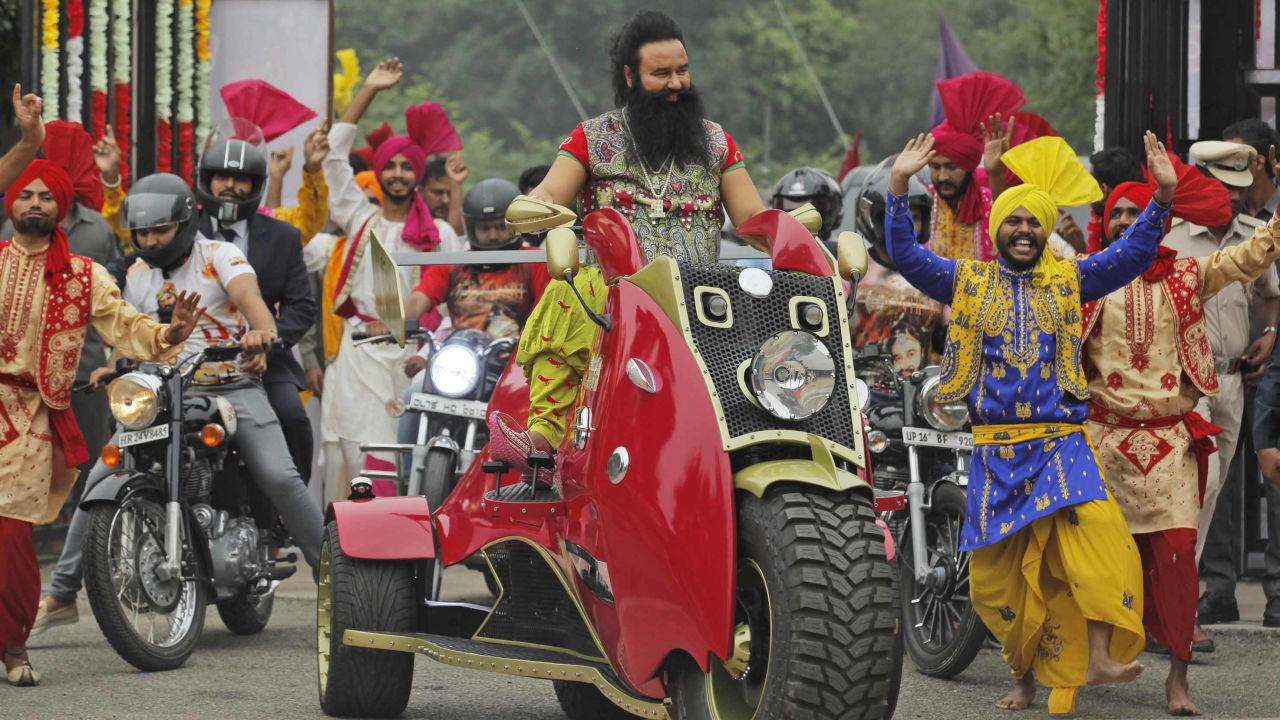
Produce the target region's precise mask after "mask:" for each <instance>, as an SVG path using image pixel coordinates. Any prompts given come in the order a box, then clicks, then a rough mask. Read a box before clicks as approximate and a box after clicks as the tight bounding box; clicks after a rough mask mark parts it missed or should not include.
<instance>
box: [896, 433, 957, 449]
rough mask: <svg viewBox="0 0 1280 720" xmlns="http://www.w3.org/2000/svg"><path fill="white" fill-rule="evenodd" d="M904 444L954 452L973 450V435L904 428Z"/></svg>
mask: <svg viewBox="0 0 1280 720" xmlns="http://www.w3.org/2000/svg"><path fill="white" fill-rule="evenodd" d="M902 442H904V443H906V444H907V445H927V446H929V447H940V448H951V449H952V450H972V449H973V435H971V434H970V433H959V432H954V433H948V432H942V431H939V430H931V429H925V428H913V427H904V428H902Z"/></svg>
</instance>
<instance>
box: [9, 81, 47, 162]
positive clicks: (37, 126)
mask: <svg viewBox="0 0 1280 720" xmlns="http://www.w3.org/2000/svg"><path fill="white" fill-rule="evenodd" d="M43 112H44V101H43V100H41V99H40V96H39V95H36V94H34V93H27V94H26V95H23V94H22V84H21V83H17V84H15V85H14V86H13V114H14V115H15V116H16V117H17V119H18V127H19V128H21V129H22V141H23V142H25V143H27V144H28V145H35V146H36V147H39V146H40V144H41V143H43V142H44V118H43V117H42V116H41V113H43Z"/></svg>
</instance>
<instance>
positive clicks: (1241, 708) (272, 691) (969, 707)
mask: <svg viewBox="0 0 1280 720" xmlns="http://www.w3.org/2000/svg"><path fill="white" fill-rule="evenodd" d="M302 574H303V573H301V572H300V573H299V575H302ZM445 582H446V588H448V587H449V586H450V585H452V586H453V587H454V588H456V589H458V590H456V591H455V592H454V593H452V594H453V595H454V596H455V597H461V598H469V599H473V600H475V599H478V598H480V597H483V583H482V582H481V579H480V575H479V574H478V573H475V572H471V571H468V570H463V569H451V570H449V571H448V573H447V574H446V581H445ZM79 607H80V622H79V623H77V624H75V625H69V626H63V627H57V628H53V629H52V630H50V631H48V632H47V633H45V634H43V635H41V636H39V637H37V638H33V640H32V643H31V656H32V659H33V661H34V663H35V665H36V667H37V668H38V669H39V670H41V671H42V672H43V673H44V677H45V681H44V684H43V685H41V686H40V687H37V688H11V687H9V686H8V685H5V684H3V683H0V718H4V719H6V720H8V719H10V718H13V719H15V720H16V719H22V720H25V719H27V718H31V719H33V720H34V719H35V718H40V719H41V720H44V719H46V718H59V719H63V718H166V719H167V718H272V719H273V720H275V719H280V720H284V719H288V718H321V717H323V714H322V713H321V712H320V708H319V705H318V704H317V701H316V688H315V654H314V653H315V635H314V625H313V623H314V612H315V602H314V599H313V595H312V589H311V588H310V587H308V586H307V585H306V584H305V583H302V582H300V581H299V580H298V579H295V580H291V581H290V582H289V583H288V584H286V585H285V586H282V588H281V595H280V597H279V598H278V599H277V601H276V607H275V614H274V616H273V617H272V620H271V624H270V625H269V626H268V627H267V629H266V631H264V632H263V633H262V634H261V635H258V636H256V637H247V638H246V637H238V636H235V635H232V634H231V633H229V632H228V631H227V630H226V629H225V628H223V627H222V624H221V622H220V621H219V619H218V617H217V614H216V612H214V611H213V609H212V608H210V612H209V617H208V619H207V621H206V625H205V633H204V637H203V639H202V641H201V645H200V647H199V648H198V649H197V650H196V652H195V654H194V655H193V656H192V657H191V659H190V660H189V661H188V662H187V664H186V666H184V667H183V668H181V669H179V670H175V671H172V672H167V673H153V674H144V673H140V672H138V671H136V670H134V669H133V668H132V667H130V666H129V665H127V664H126V663H125V662H124V661H123V660H121V659H120V658H119V657H117V656H116V655H115V653H114V652H112V650H111V648H110V647H109V646H108V645H107V644H106V641H105V640H104V639H103V637H102V634H101V632H100V631H99V630H98V626H97V624H96V623H95V622H94V620H93V615H92V613H91V612H90V610H89V606H88V603H87V601H85V600H84V599H83V596H82V597H81V600H80V605H79ZM1215 637H1216V638H1217V641H1218V650H1217V652H1216V653H1214V654H1212V655H1205V656H1203V657H1202V658H1200V659H1198V660H1197V661H1196V664H1195V665H1194V666H1193V667H1192V675H1191V679H1192V683H1193V684H1192V690H1193V697H1194V698H1195V700H1196V701H1197V702H1198V703H1199V704H1200V706H1201V708H1202V709H1204V710H1205V717H1210V718H1280V634H1276V633H1262V632H1241V631H1239V630H1234V631H1222V632H1217V633H1215ZM1143 662H1145V663H1146V664H1147V668H1148V669H1147V672H1146V673H1145V674H1144V675H1143V676H1142V677H1141V678H1140V679H1139V680H1138V681H1137V682H1135V683H1133V684H1131V685H1128V686H1124V687H1109V688H1090V689H1087V690H1085V691H1084V692H1083V693H1082V695H1081V699H1080V702H1079V706H1078V708H1077V710H1078V712H1077V715H1076V717H1079V718H1165V717H1168V715H1166V714H1165V712H1164V676H1165V673H1166V672H1167V671H1168V661H1167V660H1166V659H1165V658H1162V657H1158V656H1153V655H1144V656H1143ZM415 668H416V669H415V678H414V692H413V697H412V699H411V700H410V704H409V708H408V710H407V712H406V713H405V717H407V718H428V719H431V720H512V719H518V720H561V719H562V718H563V717H564V716H563V715H562V714H561V713H560V710H559V706H558V705H557V704H556V700H555V695H554V694H553V692H552V689H551V685H550V683H547V682H545V681H538V680H530V679H524V678H512V677H507V676H503V675H493V674H487V673H476V672H468V671H464V670H459V669H455V668H449V667H445V666H443V665H439V664H436V663H433V662H432V661H430V660H428V659H426V658H425V657H419V658H418V659H417V662H416V666H415ZM1007 677H1008V676H1007V670H1006V669H1005V668H1004V666H1003V664H1002V662H1001V660H1000V657H999V654H998V653H996V652H995V651H993V650H983V651H982V653H981V654H980V655H979V657H978V659H977V660H976V661H975V662H974V664H973V666H971V667H970V668H969V669H968V670H967V671H965V672H964V673H962V674H961V675H960V676H959V677H957V678H955V679H953V680H947V681H943V680H933V679H930V678H926V677H924V676H922V675H919V674H918V673H916V672H914V671H913V670H911V668H910V661H908V669H907V673H906V677H905V679H904V683H903V689H902V694H901V699H900V701H899V705H898V713H897V715H896V717H898V718H902V719H915V718H960V719H969V718H972V719H974V720H978V719H982V720H987V719H989V718H1045V717H1048V713H1047V711H1046V710H1045V707H1044V702H1045V700H1047V695H1046V694H1045V693H1044V692H1043V691H1042V692H1041V695H1040V697H1039V698H1038V701H1039V702H1037V703H1036V704H1035V705H1034V706H1033V707H1032V709H1030V710H1029V711H1027V712H1025V713H1008V712H1001V711H997V710H996V709H995V708H994V705H993V703H994V701H995V699H996V697H998V696H999V695H1000V694H1001V693H1002V691H1003V689H1004V686H1005V682H1006V679H1007Z"/></svg>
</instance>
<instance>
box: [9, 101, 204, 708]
mask: <svg viewBox="0 0 1280 720" xmlns="http://www.w3.org/2000/svg"><path fill="white" fill-rule="evenodd" d="M31 97H34V96H31ZM16 107H17V111H18V122H19V125H21V126H22V128H23V136H24V139H27V140H29V139H32V138H36V143H35V144H36V146H39V142H40V141H41V140H43V138H44V126H43V123H41V121H40V113H39V100H38V99H36V101H35V102H34V103H26V102H25V101H24V103H23V104H22V105H20V106H16ZM11 157H12V156H11V155H6V158H11ZM7 190H8V192H7V194H6V195H5V200H4V210H5V214H6V215H8V216H9V217H10V218H12V219H13V225H14V235H13V240H12V242H2V243H0V420H3V423H0V558H3V561H0V650H3V654H4V666H5V676H6V679H7V680H8V682H9V683H10V684H12V685H35V684H38V683H39V681H40V675H39V674H38V673H37V672H36V671H35V670H33V669H32V667H31V661H30V659H29V658H28V656H27V650H26V642H27V636H28V634H29V633H30V630H31V625H32V622H33V621H34V620H35V614H36V602H37V601H38V600H39V597H40V566H39V564H38V563H37V561H36V556H35V548H34V547H33V545H32V543H31V525H32V523H46V522H49V521H50V520H52V519H53V518H54V517H55V516H56V515H57V514H58V510H59V509H60V508H61V507H62V503H63V501H64V500H65V499H66V496H67V493H68V492H69V491H70V489H71V486H72V484H73V483H74V482H75V478H76V474H77V469H76V466H77V465H79V464H81V463H83V462H85V461H86V460H87V459H88V453H87V451H86V449H85V444H84V438H83V437H82V436H81V434H80V429H79V427H78V426H77V425H76V420H75V417H74V415H73V414H72V413H71V410H70V405H71V387H72V385H73V384H74V382H75V369H76V364H77V361H78V360H79V358H80V351H81V347H82V346H83V345H84V340H85V334H86V333H87V332H88V329H89V326H90V325H92V326H93V327H94V329H96V330H97V331H98V332H99V333H100V334H101V335H102V336H103V337H104V338H105V339H106V340H107V342H109V343H110V344H111V345H112V346H114V347H116V348H118V349H119V350H120V351H121V352H123V353H124V354H125V355H126V356H128V357H132V358H135V359H138V360H146V361H159V360H167V359H170V358H172V357H174V356H176V355H177V353H178V352H179V351H180V350H181V348H182V341H183V340H185V339H186V338H187V336H188V335H190V334H191V331H192V330H193V329H194V328H195V321H196V317H197V315H198V311H197V308H196V304H197V303H198V302H199V298H198V297H195V296H192V297H182V298H180V300H179V302H178V305H177V307H176V308H175V310H174V315H173V322H172V323H170V324H169V325H161V324H159V323H157V322H155V321H153V320H151V319H150V318H149V317H147V316H146V315H143V314H141V313H139V312H138V311H137V310H134V309H133V308H132V307H131V306H129V305H128V304H127V303H125V302H124V300H123V299H122V298H121V297H120V291H119V289H117V288H116V285H115V282H114V281H112V279H111V276H110V275H109V274H108V273H107V271H106V270H105V269H104V268H103V267H102V266H101V265H99V264H97V263H95V262H93V261H92V260H91V259H90V258H87V257H83V256H80V255H72V254H71V253H70V251H69V250H68V248H67V233H66V231H65V230H63V228H62V227H61V225H60V223H61V221H62V220H63V219H64V218H65V217H66V215H67V213H68V212H69V210H70V209H71V207H72V192H73V190H72V182H71V177H70V176H69V175H68V174H67V172H66V171H65V170H63V169H62V168H61V167H59V166H58V165H56V164H55V163H52V162H50V161H47V160H34V161H31V162H30V164H28V165H27V167H26V169H25V170H24V171H23V172H22V174H21V175H20V176H18V178H17V179H16V180H15V181H14V182H13V184H12V185H10V186H9V187H8V188H7Z"/></svg>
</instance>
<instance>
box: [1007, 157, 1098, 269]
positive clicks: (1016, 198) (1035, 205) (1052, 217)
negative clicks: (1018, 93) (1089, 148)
mask: <svg viewBox="0 0 1280 720" xmlns="http://www.w3.org/2000/svg"><path fill="white" fill-rule="evenodd" d="M1002 160H1003V161H1004V164H1005V166H1006V167H1008V168H1009V170H1011V171H1012V172H1013V174H1014V175H1017V176H1018V178H1019V179H1021V180H1022V183H1023V184H1021V185H1015V186H1014V187H1011V188H1009V189H1008V190H1005V191H1004V192H1003V193H1001V194H1000V197H998V198H996V201H995V203H994V204H993V205H992V206H991V217H990V225H989V226H988V227H989V230H990V233H991V239H992V240H995V239H996V237H997V235H998V233H999V229H1000V225H1001V224H1002V223H1003V222H1004V221H1005V218H1007V217H1009V215H1010V213H1012V212H1013V211H1014V210H1017V209H1018V208H1020V207H1023V208H1026V209H1027V210H1029V211H1030V212H1031V214H1032V215H1035V216H1036V219H1037V220H1039V221H1040V226H1041V227H1043V228H1044V232H1045V235H1046V236H1047V235H1048V234H1049V233H1051V232H1053V229H1054V227H1056V226H1057V224H1058V208H1059V207H1075V206H1077V205H1086V204H1088V203H1092V202H1097V201H1099V200H1101V199H1102V189H1101V188H1099V187H1098V181H1097V180H1094V179H1093V176H1092V175H1090V174H1089V171H1088V170H1086V169H1085V167H1084V165H1081V164H1080V160H1079V158H1077V157H1076V153H1075V151H1074V150H1072V149H1071V146H1070V145H1068V144H1067V142H1066V141H1065V140H1063V139H1062V138H1060V137H1039V138H1036V139H1034V140H1028V141H1027V142H1025V143H1023V144H1021V145H1018V146H1017V147H1014V148H1011V149H1010V150H1009V151H1008V152H1006V153H1005V154H1004V157H1003V158H1002ZM1056 270H1057V261H1056V260H1055V259H1054V258H1053V253H1050V252H1049V251H1048V248H1045V251H1044V252H1043V253H1042V254H1041V255H1040V261H1039V262H1038V263H1036V275H1037V276H1038V277H1040V278H1046V277H1047V276H1049V275H1052V274H1053V273H1054V272H1055V271H1056Z"/></svg>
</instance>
